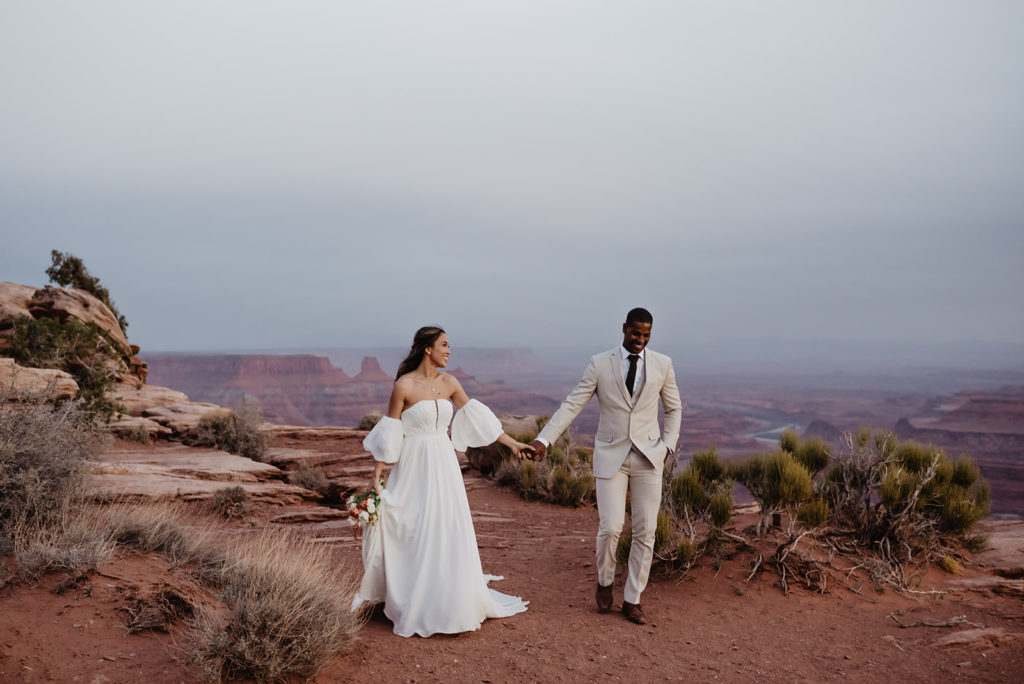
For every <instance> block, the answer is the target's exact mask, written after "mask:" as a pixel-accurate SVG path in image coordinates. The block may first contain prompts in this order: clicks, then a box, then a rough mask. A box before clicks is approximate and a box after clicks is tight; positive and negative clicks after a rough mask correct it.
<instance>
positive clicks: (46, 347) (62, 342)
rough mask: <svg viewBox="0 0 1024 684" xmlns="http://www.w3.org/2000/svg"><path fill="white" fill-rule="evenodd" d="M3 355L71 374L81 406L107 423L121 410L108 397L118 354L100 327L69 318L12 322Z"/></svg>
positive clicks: (120, 406)
mask: <svg viewBox="0 0 1024 684" xmlns="http://www.w3.org/2000/svg"><path fill="white" fill-rule="evenodd" d="M7 353H8V354H10V356H11V357H12V358H13V359H14V360H15V361H16V362H17V363H19V364H20V365H22V366H27V367H31V368H55V369H57V370H62V371H66V372H68V373H70V374H71V376H72V377H73V378H74V379H75V382H77V383H78V394H77V396H76V398H77V399H79V400H80V401H81V405H82V407H83V408H84V409H85V410H87V411H91V412H93V413H95V414H96V415H97V416H99V417H101V418H103V419H105V420H108V421H109V420H110V419H111V418H112V417H113V416H114V414H115V413H119V412H123V411H124V407H123V406H122V405H121V404H119V403H118V402H116V401H115V400H113V399H111V398H110V397H109V391H110V389H111V387H113V385H114V381H115V380H116V379H117V371H118V368H119V367H120V361H119V359H120V358H121V352H120V351H119V350H118V348H117V346H116V345H115V344H114V343H113V342H111V340H110V339H109V338H108V337H107V335H106V333H104V332H103V329H102V328H100V326H98V325H96V324H95V323H93V322H91V321H90V322H88V323H82V322H81V321H78V320H75V319H74V318H69V319H67V320H66V321H63V322H62V321H60V320H58V319H56V318H40V319H35V318H32V317H31V316H19V317H18V318H16V319H15V320H14V323H13V330H12V334H11V336H10V338H9V339H8V348H7Z"/></svg>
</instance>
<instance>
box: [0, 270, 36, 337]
mask: <svg viewBox="0 0 1024 684" xmlns="http://www.w3.org/2000/svg"><path fill="white" fill-rule="evenodd" d="M35 293H36V288H34V287H31V286H29V285H19V284H18V283H9V282H0V353H2V352H3V350H4V349H5V348H6V346H7V338H8V337H9V336H10V334H11V329H12V327H13V326H14V321H15V320H16V319H17V318H19V317H21V316H31V315H32V314H30V313H29V310H28V307H29V303H30V302H31V301H32V295H34V294H35Z"/></svg>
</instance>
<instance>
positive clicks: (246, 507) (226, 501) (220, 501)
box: [213, 485, 252, 520]
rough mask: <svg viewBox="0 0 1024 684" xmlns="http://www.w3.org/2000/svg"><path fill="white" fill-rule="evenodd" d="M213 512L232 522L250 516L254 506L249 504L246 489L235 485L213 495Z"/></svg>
mask: <svg viewBox="0 0 1024 684" xmlns="http://www.w3.org/2000/svg"><path fill="white" fill-rule="evenodd" d="M213 510H214V511H216V512H217V514H218V515H220V516H221V517H222V518H226V519H228V520H232V519H234V518H244V517H245V516H246V515H248V514H249V512H250V511H252V504H250V503H249V494H248V492H246V491H245V488H243V487H240V486H238V485H235V486H234V487H224V488H223V489H218V490H217V491H215V492H214V493H213Z"/></svg>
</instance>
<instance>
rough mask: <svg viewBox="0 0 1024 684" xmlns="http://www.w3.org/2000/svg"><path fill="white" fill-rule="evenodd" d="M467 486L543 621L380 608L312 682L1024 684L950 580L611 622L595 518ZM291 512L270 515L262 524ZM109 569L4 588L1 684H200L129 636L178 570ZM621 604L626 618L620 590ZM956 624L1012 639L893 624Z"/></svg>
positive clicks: (727, 602) (157, 641)
mask: <svg viewBox="0 0 1024 684" xmlns="http://www.w3.org/2000/svg"><path fill="white" fill-rule="evenodd" d="M466 482H467V485H468V488H469V490H470V491H469V498H470V504H471V506H472V508H473V511H474V516H475V520H476V530H477V537H478V541H479V544H480V552H481V557H482V559H483V563H484V570H485V571H487V572H490V573H493V574H502V575H504V576H505V580H504V581H502V582H498V583H496V584H495V585H494V586H495V588H497V589H499V590H501V591H503V592H506V593H511V594H517V595H521V596H523V597H524V598H526V599H528V600H529V601H530V608H529V610H528V611H527V612H526V613H523V614H520V615H516V616H513V617H511V618H506V619H502V620H488V621H487V622H485V623H484V624H483V626H482V627H481V629H480V630H478V631H476V632H470V633H465V634H460V635H457V636H435V637H431V638H429V639H423V638H410V639H405V638H401V637H398V636H395V635H394V634H393V633H392V631H391V624H390V622H389V621H388V620H387V619H386V618H385V617H383V615H382V614H381V613H380V612H379V611H378V612H376V613H375V614H374V615H372V616H371V617H370V619H369V620H368V622H367V623H366V624H365V625H364V627H363V628H362V629H361V631H360V635H359V639H358V641H357V642H356V644H355V645H354V647H353V648H352V649H351V650H350V651H349V652H348V653H347V654H345V655H343V656H339V657H337V658H336V659H335V660H334V661H333V662H331V663H330V664H329V666H328V667H327V669H325V670H324V671H323V672H322V673H321V674H320V675H319V676H318V677H317V678H316V679H315V681H316V682H320V683H322V684H325V683H327V682H366V681H381V680H383V681H402V682H430V681H437V680H447V681H452V682H505V681H537V682H575V681H586V680H591V681H618V680H636V679H643V680H646V681H662V680H687V681H698V682H711V681H727V682H745V681H787V682H792V681H798V682H817V681H825V680H843V681H857V682H860V681H864V682H867V681H910V682H914V681H931V682H934V681H965V682H966V681H970V682H1011V681H1020V678H1021V674H1022V673H1024V603H1022V602H1021V600H1020V598H1011V597H1008V596H1001V595H996V594H991V593H977V592H969V591H965V590H962V589H959V588H954V587H953V586H952V585H951V584H950V580H951V579H952V578H951V577H950V576H949V575H944V574H941V573H939V572H930V573H928V574H927V575H926V576H925V578H924V581H923V584H922V587H921V588H922V589H930V588H936V589H942V590H944V591H946V593H945V594H942V595H927V596H925V595H910V594H900V593H896V592H894V591H892V590H884V591H876V590H875V588H874V587H873V585H871V584H870V583H867V584H863V585H862V584H861V582H862V581H861V580H852V581H851V585H852V586H853V587H854V588H857V589H859V591H860V593H859V594H858V593H854V591H852V590H851V589H850V588H847V587H846V586H843V585H842V584H841V583H834V586H830V592H829V593H828V594H825V595H819V594H814V593H810V592H808V591H805V590H801V589H797V590H794V591H792V592H790V593H789V594H788V595H784V594H783V593H782V591H781V590H780V589H779V588H778V587H777V586H776V585H775V584H774V582H775V578H774V576H773V575H770V574H762V575H760V576H758V577H757V578H755V579H754V580H753V581H752V582H751V583H749V584H748V583H747V582H745V581H744V580H745V578H746V575H747V568H749V558H745V557H742V556H737V557H735V558H734V559H732V560H731V561H725V562H724V563H723V564H722V566H721V567H720V569H719V570H718V571H717V572H716V571H715V569H714V568H713V567H712V566H711V564H710V563H705V564H704V565H702V566H701V567H699V568H697V569H696V570H695V571H693V572H692V573H691V575H690V576H688V577H687V578H686V579H683V580H682V581H679V580H677V579H675V578H655V579H653V581H652V582H651V584H650V585H649V587H648V589H647V591H646V592H645V593H644V595H643V605H644V608H645V610H646V611H647V614H648V617H649V623H648V624H647V625H644V626H637V625H634V624H631V623H629V622H627V621H626V620H625V619H624V618H622V617H621V616H620V615H619V614H618V613H611V614H599V613H598V612H597V611H596V609H595V607H594V602H593V590H594V584H595V571H594V565H593V546H594V533H595V530H596V527H597V512H596V511H595V510H594V509H580V510H570V509H565V508H560V507H556V506H551V505H547V504H542V503H528V502H524V501H522V500H521V499H520V498H519V497H518V496H517V495H515V494H514V493H512V492H510V491H506V490H503V489H500V488H497V487H496V486H494V485H493V484H491V483H490V482H488V481H485V480H483V479H481V478H480V477H479V476H478V475H476V474H475V473H468V474H467V476H466ZM281 512H282V510H281V508H279V507H278V508H273V509H270V508H267V509H261V510H259V511H257V513H256V515H255V521H256V523H257V526H261V525H262V524H263V521H265V520H266V519H267V518H269V517H270V516H271V515H272V514H278V513H281ZM241 525H242V526H248V525H249V523H241ZM303 529H304V530H307V531H308V532H309V533H311V534H315V535H317V536H345V535H346V534H348V532H347V529H346V530H343V531H340V530H338V529H337V528H336V527H335V528H333V529H332V528H329V527H324V526H317V525H308V526H306V527H304V528H303ZM339 532H340V534H339ZM336 548H337V554H338V557H339V562H343V563H357V562H358V558H359V550H358V546H357V545H356V544H355V543H353V542H349V541H342V542H339V543H338V544H337V547H336ZM6 561H7V562H8V564H9V565H10V564H11V560H10V559H9V558H7V559H6ZM100 573H101V574H93V575H91V576H90V577H88V578H87V579H86V580H85V581H83V582H81V583H79V585H78V586H77V587H74V588H70V589H68V590H67V591H65V592H64V593H63V594H62V595H58V594H56V593H54V588H55V587H56V586H57V585H58V583H59V582H60V581H61V580H63V579H64V577H63V576H61V575H49V576H46V577H44V578H43V579H42V580H41V581H40V582H39V584H38V585H37V586H29V585H27V584H26V583H24V582H21V581H19V582H16V583H11V584H8V585H7V586H5V587H4V588H2V589H0V681H4V682H42V681H52V682H85V683H97V684H98V683H101V682H147V683H155V684H164V683H168V684H169V683H171V682H194V681H199V673H198V671H196V669H195V668H194V667H193V666H190V665H189V664H188V654H187V640H186V638H185V636H184V629H183V627H182V626H180V625H179V626H175V627H173V628H172V629H171V632H170V633H169V634H164V633H156V632H154V633H142V634H134V635H128V634H127V633H126V630H125V628H124V619H123V615H124V613H123V612H122V611H119V610H118V608H120V607H123V605H124V603H125V596H126V595H128V594H130V593H131V592H133V591H134V592H136V593H137V592H144V591H147V590H152V589H155V588H158V587H161V586H163V585H164V584H170V585H171V586H174V587H178V588H179V589H180V590H182V591H187V587H183V585H182V583H181V582H180V580H178V579H176V578H175V575H174V574H172V573H171V572H169V571H168V569H167V564H166V562H165V561H162V560H160V559H159V558H155V557H154V558H138V557H127V558H124V559H120V560H116V561H114V562H112V563H110V564H108V565H106V566H104V567H102V568H101V569H100ZM984 574H985V570H984V569H982V568H980V567H978V566H971V567H968V568H967V570H966V576H973V575H984ZM87 587H91V589H88V588H87ZM615 591H616V605H618V604H619V603H620V602H621V599H622V596H621V579H620V580H619V581H617V582H616V587H615ZM193 598H196V599H197V600H199V601H204V600H209V599H208V597H207V598H204V597H202V596H193ZM960 615H963V616H965V618H966V620H967V621H968V622H970V623H975V624H977V625H981V626H983V627H985V628H999V629H1001V630H1003V633H1002V635H1001V636H994V637H992V638H991V639H990V640H989V641H985V642H982V643H980V644H975V645H973V646H946V647H943V646H940V645H938V644H937V643H936V642H937V640H938V639H940V638H942V637H944V636H947V635H949V634H951V633H953V632H958V631H965V630H970V629H974V627H972V626H971V625H969V624H958V625H956V626H953V627H948V628H936V627H925V626H918V627H912V628H906V629H904V628H901V627H900V626H899V625H898V624H897V620H899V621H901V622H903V623H905V624H909V623H912V622H915V621H917V620H923V621H935V622H946V621H948V620H950V619H951V618H954V617H956V616H960Z"/></svg>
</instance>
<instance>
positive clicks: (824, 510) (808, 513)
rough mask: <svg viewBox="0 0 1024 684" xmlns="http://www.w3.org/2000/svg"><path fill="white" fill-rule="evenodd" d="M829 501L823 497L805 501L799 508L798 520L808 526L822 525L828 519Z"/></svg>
mask: <svg viewBox="0 0 1024 684" xmlns="http://www.w3.org/2000/svg"><path fill="white" fill-rule="evenodd" d="M828 513H829V509H828V502H827V501H825V500H824V499H822V498H817V499H812V500H810V501H807V502H805V503H804V504H803V505H801V506H800V508H798V509H797V512H796V517H797V520H799V521H800V522H802V523H803V524H804V525H806V526H807V527H820V526H821V525H824V524H825V521H827V520H828Z"/></svg>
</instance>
